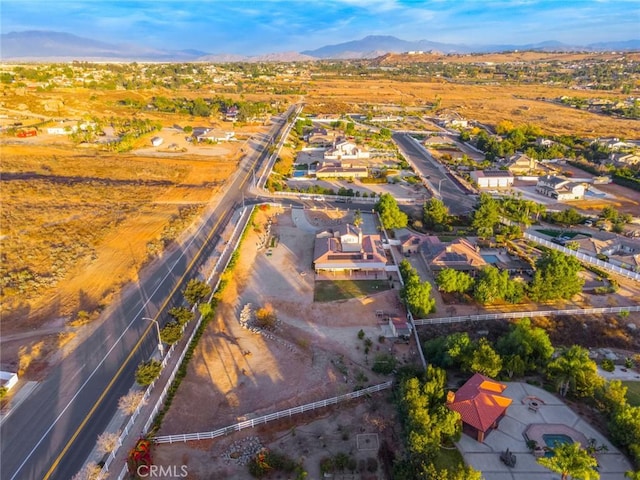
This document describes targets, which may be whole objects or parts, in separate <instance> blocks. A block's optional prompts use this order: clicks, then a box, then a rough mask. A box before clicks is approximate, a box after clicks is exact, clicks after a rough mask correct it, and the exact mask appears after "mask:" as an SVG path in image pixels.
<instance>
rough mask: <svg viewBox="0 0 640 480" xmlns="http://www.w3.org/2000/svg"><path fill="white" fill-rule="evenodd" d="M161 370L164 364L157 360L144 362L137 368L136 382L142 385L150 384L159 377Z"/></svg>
mask: <svg viewBox="0 0 640 480" xmlns="http://www.w3.org/2000/svg"><path fill="white" fill-rule="evenodd" d="M161 371H162V364H161V363H160V362H158V361H157V360H150V361H148V362H142V363H141V364H140V365H138V369H137V370H136V382H138V385H140V386H142V387H146V386H149V385H151V384H152V383H153V382H154V381H155V379H156V378H158V375H160V372H161Z"/></svg>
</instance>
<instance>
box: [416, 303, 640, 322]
mask: <svg viewBox="0 0 640 480" xmlns="http://www.w3.org/2000/svg"><path fill="white" fill-rule="evenodd" d="M622 312H640V306H639V305H633V306H630V307H601V308H573V309H571V308H570V309H565V310H537V311H536V310H534V311H530V312H501V313H484V314H482V315H461V316H458V317H443V318H420V319H417V320H414V321H413V323H414V324H415V325H436V324H442V323H460V322H475V321H484V320H499V319H504V318H529V317H553V316H561V315H602V314H604V313H622Z"/></svg>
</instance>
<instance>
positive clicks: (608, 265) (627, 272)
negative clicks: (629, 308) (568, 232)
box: [524, 232, 640, 282]
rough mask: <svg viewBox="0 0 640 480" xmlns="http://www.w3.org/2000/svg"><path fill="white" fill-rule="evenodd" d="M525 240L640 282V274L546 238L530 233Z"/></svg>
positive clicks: (525, 235) (525, 234) (527, 233)
mask: <svg viewBox="0 0 640 480" xmlns="http://www.w3.org/2000/svg"><path fill="white" fill-rule="evenodd" d="M524 238H526V239H527V240H531V241H532V242H536V243H539V244H540V245H544V246H545V247H548V248H553V249H554V250H559V251H561V252H562V253H565V254H567V255H571V256H572V257H576V258H577V259H578V260H582V261H583V262H587V263H590V264H592V265H595V266H596V267H600V268H604V269H605V270H609V271H612V272H614V273H617V274H618V275H622V276H623V277H627V278H630V279H632V280H635V281H637V282H640V273H638V272H633V271H631V270H627V269H626V268H622V267H619V266H617V265H614V264H612V263H609V262H603V261H602V260H599V259H597V258H595V257H592V256H591V255H588V254H586V253H582V252H579V251H576V250H571V249H570V248H567V247H563V246H562V245H558V244H557V243H553V242H550V241H548V240H545V239H544V238H540V237H538V236H536V235H531V234H530V233H529V232H524Z"/></svg>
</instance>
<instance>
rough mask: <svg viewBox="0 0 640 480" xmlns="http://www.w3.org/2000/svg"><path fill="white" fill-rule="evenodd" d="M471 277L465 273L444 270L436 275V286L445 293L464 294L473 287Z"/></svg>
mask: <svg viewBox="0 0 640 480" xmlns="http://www.w3.org/2000/svg"><path fill="white" fill-rule="evenodd" d="M473 282H474V280H473V277H472V276H471V275H469V274H468V273H466V272H462V271H458V270H454V269H453V268H445V269H443V270H441V271H440V273H438V276H437V277H436V284H437V285H438V288H439V289H440V290H442V291H443V292H446V293H465V292H467V291H469V290H470V289H471V287H473Z"/></svg>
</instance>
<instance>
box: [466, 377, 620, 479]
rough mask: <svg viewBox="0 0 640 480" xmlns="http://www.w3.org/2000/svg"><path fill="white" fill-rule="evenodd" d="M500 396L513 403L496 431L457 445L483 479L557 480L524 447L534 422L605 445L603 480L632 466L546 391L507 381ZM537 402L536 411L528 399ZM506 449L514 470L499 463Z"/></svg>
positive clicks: (614, 476)
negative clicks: (480, 440) (565, 428)
mask: <svg viewBox="0 0 640 480" xmlns="http://www.w3.org/2000/svg"><path fill="white" fill-rule="evenodd" d="M506 385H507V389H506V390H505V391H504V392H503V395H504V396H506V397H509V398H511V399H512V400H513V403H512V404H511V405H510V406H509V408H508V409H507V414H506V416H505V417H504V418H503V419H502V420H501V421H500V424H499V426H498V428H497V429H496V430H494V431H492V432H491V433H489V434H488V435H487V436H486V438H485V441H484V443H478V442H477V441H475V440H474V439H473V438H471V437H469V436H467V435H464V434H463V435H462V438H461V439H460V441H459V442H458V443H457V446H458V449H459V450H460V452H461V453H462V455H463V457H464V459H465V461H466V462H467V464H469V465H471V466H472V467H473V468H475V469H476V470H480V471H481V472H482V474H483V476H484V478H485V480H556V479H557V480H559V479H560V475H559V474H557V473H553V472H551V471H550V470H547V469H546V468H544V467H542V466H541V465H539V464H538V463H537V462H536V459H535V457H534V456H533V454H532V453H531V451H530V450H529V448H527V443H526V440H525V437H524V435H523V433H524V431H525V430H526V429H527V426H529V425H530V424H535V423H551V424H564V425H568V426H569V427H572V428H573V429H575V430H577V431H578V432H581V433H582V434H584V436H585V437H586V438H587V439H591V438H594V439H595V440H596V444H597V445H598V446H600V445H603V444H604V445H606V446H607V448H608V451H607V452H603V453H599V454H597V457H596V458H597V459H598V462H599V464H600V469H599V471H600V475H601V478H602V480H624V479H625V476H624V473H625V472H627V471H629V470H631V469H632V466H631V463H629V461H628V460H627V458H626V457H625V456H624V455H623V454H622V453H620V451H619V450H618V449H617V448H615V447H614V446H613V445H612V444H611V442H609V441H608V440H607V439H606V438H605V437H603V436H602V435H601V434H600V433H599V432H597V431H596V430H595V429H594V428H592V427H591V426H590V425H589V424H588V423H587V422H586V421H584V420H583V419H582V418H581V417H579V416H578V415H577V414H576V413H574V412H573V411H572V410H571V409H570V408H569V407H568V406H566V405H565V404H564V403H563V402H562V401H561V400H559V399H558V398H557V397H555V396H554V395H552V394H550V393H549V392H547V391H545V390H543V389H541V388H538V387H534V386H532V385H528V384H526V383H509V382H506ZM530 397H533V398H535V399H539V400H540V401H539V402H537V403H538V407H537V410H534V409H531V408H530V405H529V403H530V402H528V398H530ZM507 448H508V449H509V451H510V452H513V453H514V454H515V455H516V457H517V463H516V466H515V467H514V468H510V467H507V466H506V465H505V464H503V463H502V462H501V461H500V453H501V452H503V451H505V450H506V449H507Z"/></svg>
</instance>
